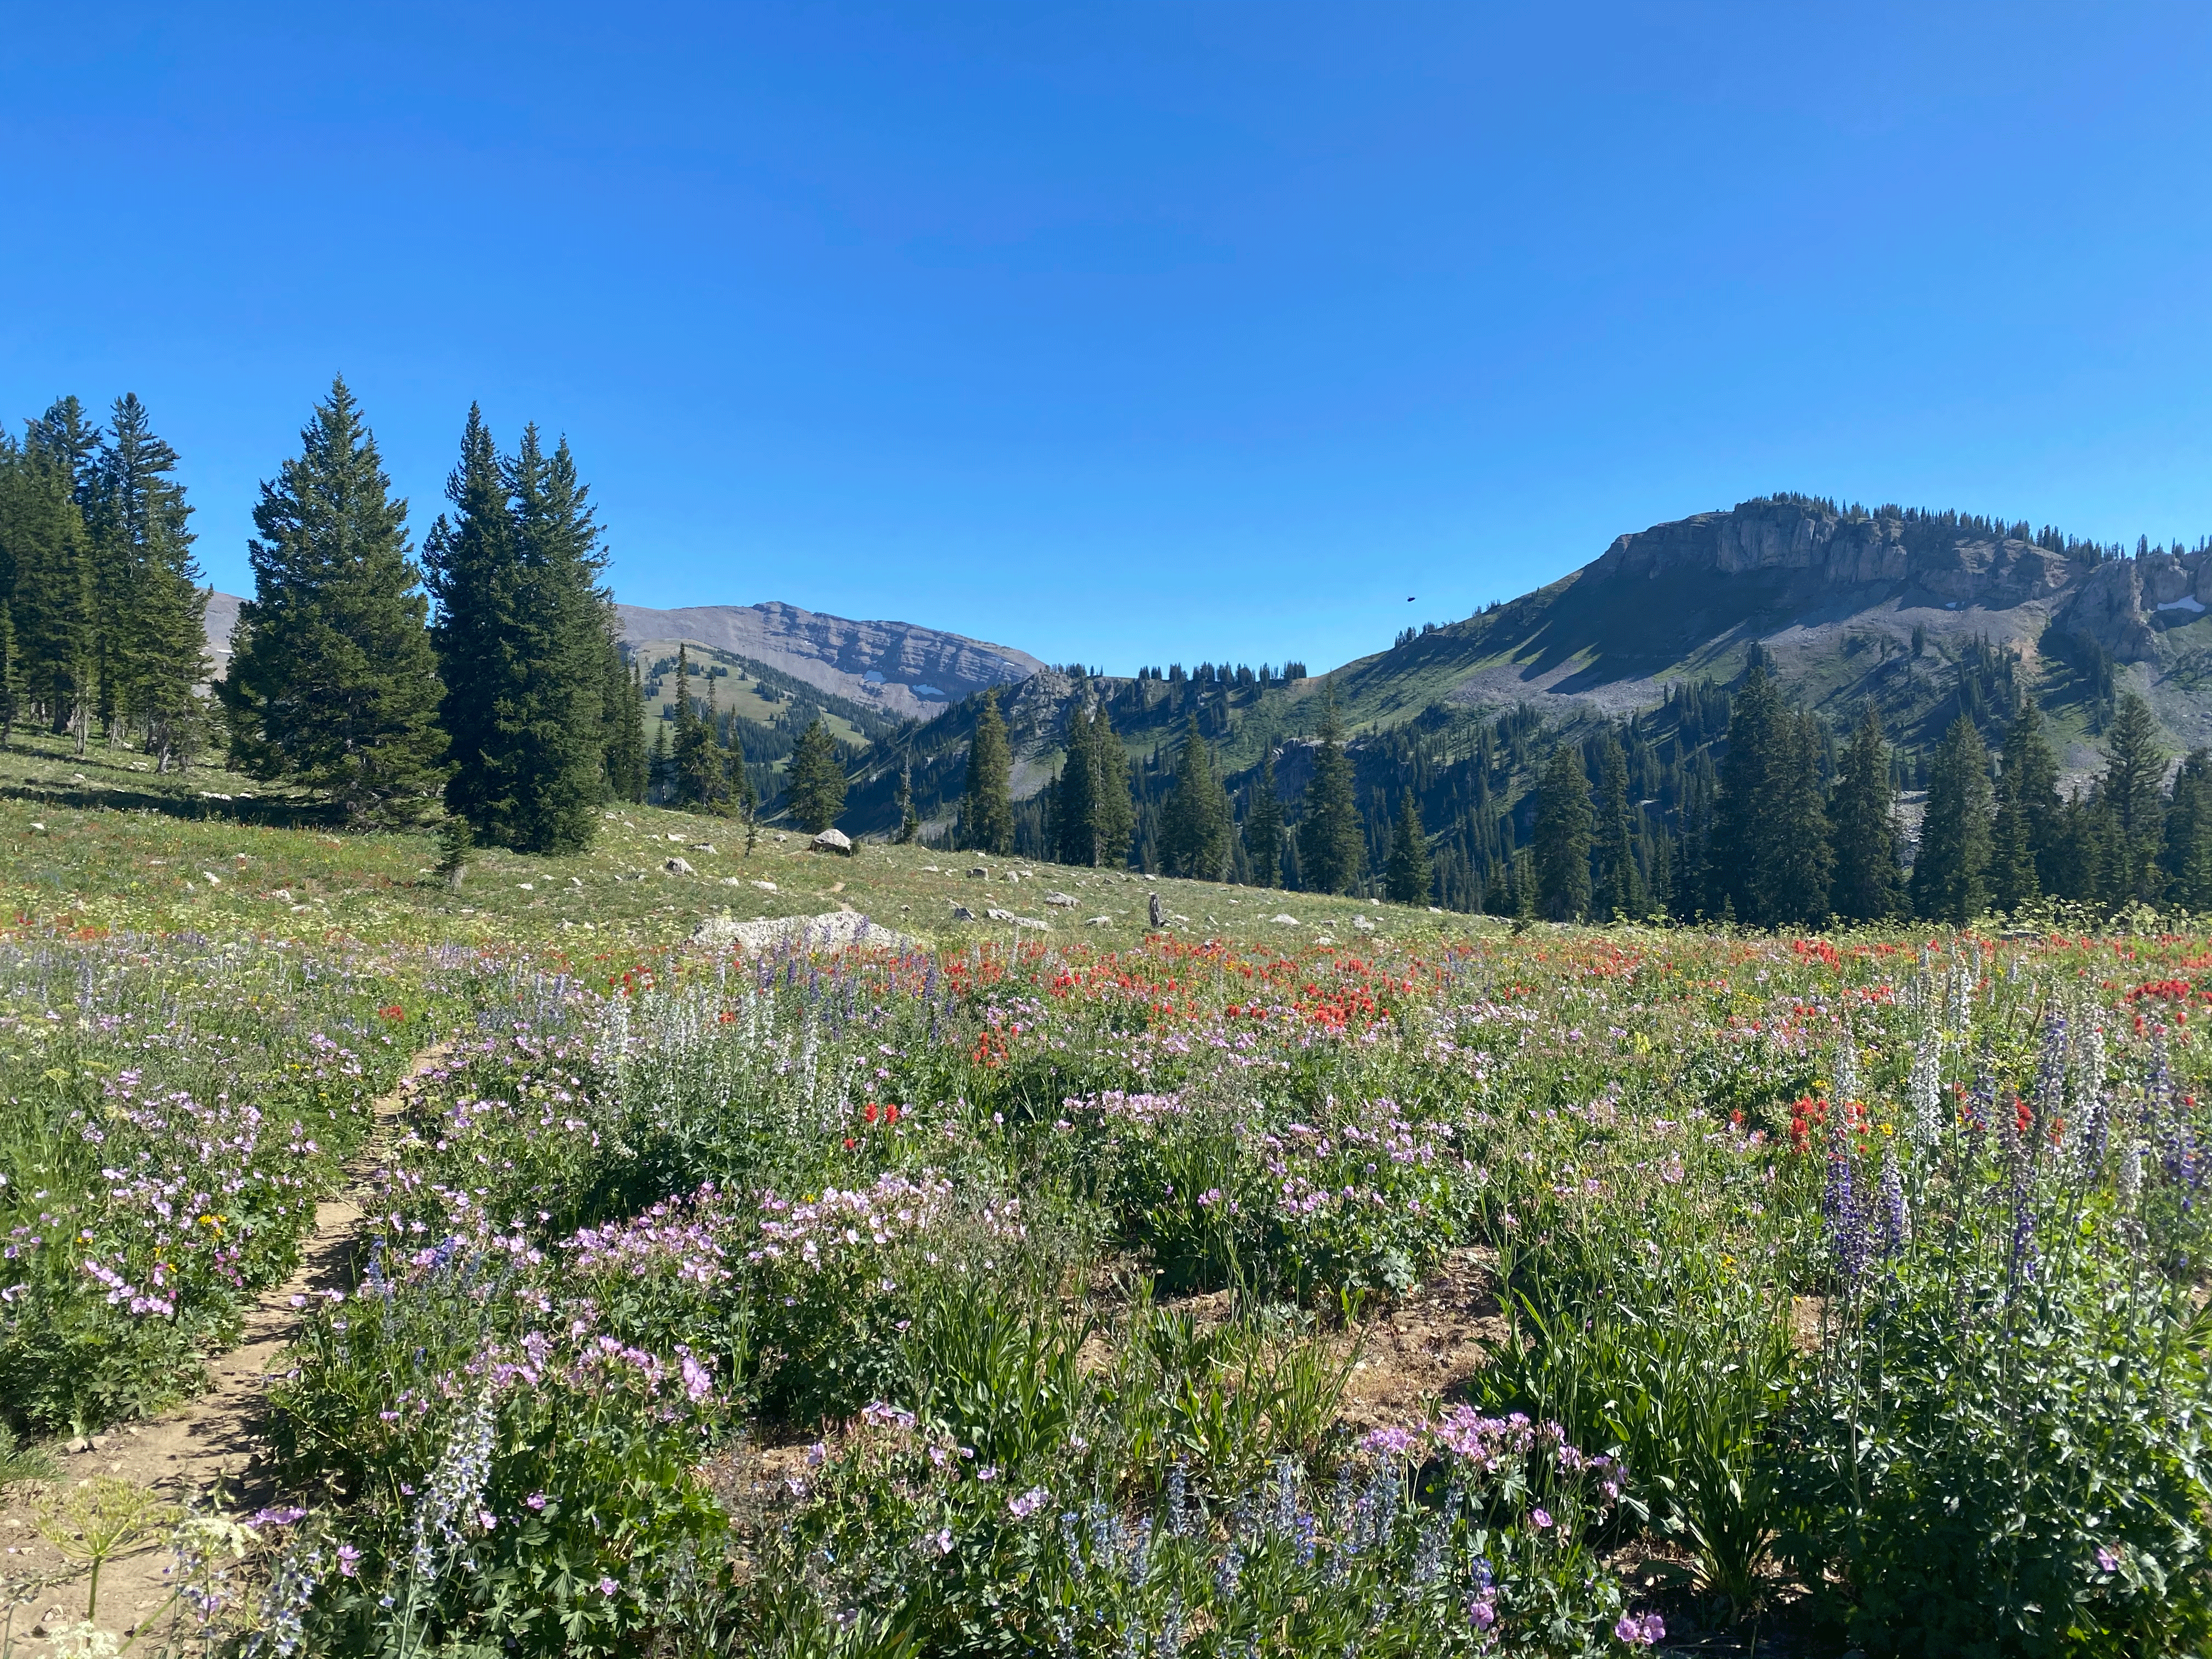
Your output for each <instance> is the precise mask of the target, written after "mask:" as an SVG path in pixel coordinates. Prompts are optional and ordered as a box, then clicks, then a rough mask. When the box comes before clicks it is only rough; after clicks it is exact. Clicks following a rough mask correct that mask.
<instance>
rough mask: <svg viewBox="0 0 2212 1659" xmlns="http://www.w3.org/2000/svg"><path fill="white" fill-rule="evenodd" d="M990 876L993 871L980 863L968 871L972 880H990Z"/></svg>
mask: <svg viewBox="0 0 2212 1659" xmlns="http://www.w3.org/2000/svg"><path fill="white" fill-rule="evenodd" d="M990 878H991V872H989V871H988V870H987V869H985V868H984V867H983V866H981V865H980V864H979V865H977V866H975V868H974V869H973V870H970V871H969V872H968V879H969V880H970V881H988V880H990Z"/></svg>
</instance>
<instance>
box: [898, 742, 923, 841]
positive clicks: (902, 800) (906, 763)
mask: <svg viewBox="0 0 2212 1659" xmlns="http://www.w3.org/2000/svg"><path fill="white" fill-rule="evenodd" d="M894 799H896V801H897V804H898V815H899V827H898V834H897V835H896V836H894V837H892V840H893V842H895V844H896V845H897V846H900V847H910V846H912V845H913V844H914V843H915V842H916V841H918V840H919V839H921V814H920V813H918V812H916V811H915V810H914V763H913V762H912V761H911V760H909V759H907V758H904V757H902V758H901V759H900V761H899V781H898V793H897V794H896V797H895V798H894Z"/></svg>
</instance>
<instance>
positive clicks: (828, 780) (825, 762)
mask: <svg viewBox="0 0 2212 1659" xmlns="http://www.w3.org/2000/svg"><path fill="white" fill-rule="evenodd" d="M787 780H788V781H787V783H786V784H785V787H784V794H785V799H787V801H788V803H789V804H790V806H791V815H792V817H794V818H796V819H798V820H799V827H800V828H801V829H804V830H805V831H806V833H807V834H808V835H810V836H818V835H820V834H821V833H822V832H823V830H824V829H828V828H829V826H830V825H831V824H833V823H836V821H837V814H838V813H840V812H842V811H844V810H845V768H844V764H843V763H842V762H841V761H840V760H839V759H838V758H837V740H836V738H833V737H831V736H830V735H829V726H828V725H827V724H826V723H825V722H824V721H823V718H822V717H821V716H820V715H819V714H817V715H816V716H815V717H814V719H813V720H812V722H811V724H809V725H808V726H807V728H806V729H805V731H804V732H800V733H799V746H798V747H797V748H796V749H794V750H792V751H791V769H790V771H789V773H788V774H787Z"/></svg>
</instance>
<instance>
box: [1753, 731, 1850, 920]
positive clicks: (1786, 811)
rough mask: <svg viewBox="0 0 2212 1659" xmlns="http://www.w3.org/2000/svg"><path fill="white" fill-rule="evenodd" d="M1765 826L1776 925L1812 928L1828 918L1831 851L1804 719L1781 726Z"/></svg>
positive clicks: (1816, 736)
mask: <svg viewBox="0 0 2212 1659" xmlns="http://www.w3.org/2000/svg"><path fill="white" fill-rule="evenodd" d="M1780 735H1781V737H1782V752H1781V756H1780V760H1781V770H1780V775H1779V776H1778V778H1777V780H1776V783H1777V796H1776V799H1775V804H1774V813H1773V818H1772V821H1771V823H1770V824H1769V826H1768V840H1767V848H1766V852H1767V857H1768V859H1769V860H1770V863H1769V866H1768V867H1769V873H1768V878H1767V879H1768V890H1769V891H1770V892H1771V895H1772V903H1773V907H1774V917H1775V920H1776V921H1794V922H1802V923H1815V922H1818V921H1820V920H1822V919H1823V918H1824V917H1826V915H1827V914H1828V893H1829V889H1830V886H1831V884H1832V882H1833V880H1834V876H1835V851H1834V842H1833V841H1832V835H1831V831H1830V829H1829V825H1828V788H1827V785H1826V782H1825V781H1823V780H1822V778H1821V775H1820V757H1821V741H1820V727H1819V726H1817V725H1815V724H1814V720H1813V717H1812V715H1811V714H1804V713H1800V714H1797V715H1796V716H1795V717H1794V718H1788V719H1786V720H1785V722H1784V728H1783V731H1782V732H1781V734H1780Z"/></svg>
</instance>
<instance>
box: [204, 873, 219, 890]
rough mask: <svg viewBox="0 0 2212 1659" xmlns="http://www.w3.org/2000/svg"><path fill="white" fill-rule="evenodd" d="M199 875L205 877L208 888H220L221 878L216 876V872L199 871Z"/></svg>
mask: <svg viewBox="0 0 2212 1659" xmlns="http://www.w3.org/2000/svg"><path fill="white" fill-rule="evenodd" d="M200 873H201V874H202V875H204V876H205V877H206V878H207V884H208V885H209V886H210V887H220V886H222V877H221V876H218V875H217V874H216V872H214V871H212V870H203V871H201V872H200Z"/></svg>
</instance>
